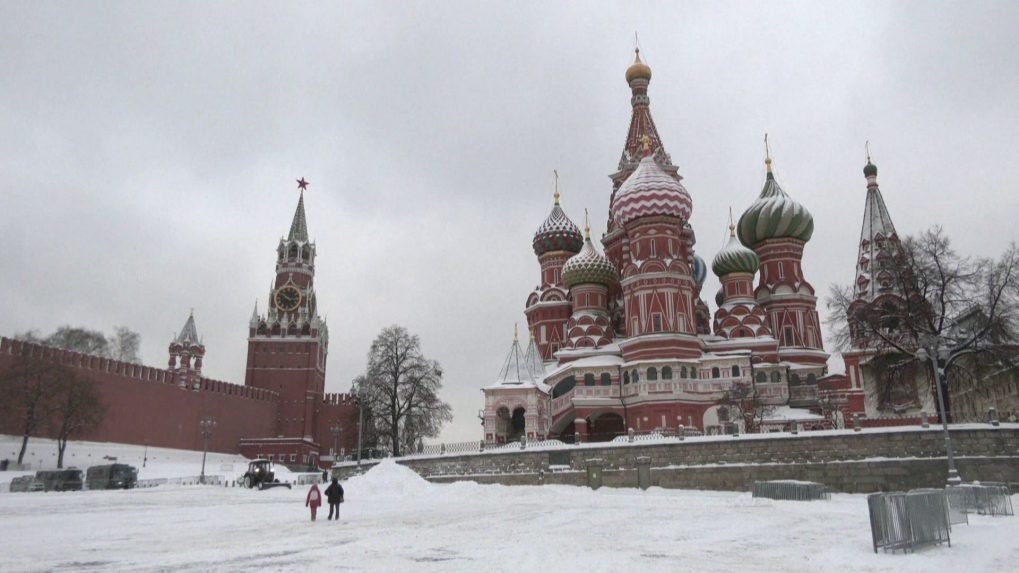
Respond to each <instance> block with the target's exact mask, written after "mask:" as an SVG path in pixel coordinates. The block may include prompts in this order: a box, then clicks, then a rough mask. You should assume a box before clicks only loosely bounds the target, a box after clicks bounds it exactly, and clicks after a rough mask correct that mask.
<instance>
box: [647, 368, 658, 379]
mask: <svg viewBox="0 0 1019 573" xmlns="http://www.w3.org/2000/svg"><path fill="white" fill-rule="evenodd" d="M647 379H648V381H651V380H658V369H657V368H655V367H653V366H652V367H651V368H648V369H647Z"/></svg>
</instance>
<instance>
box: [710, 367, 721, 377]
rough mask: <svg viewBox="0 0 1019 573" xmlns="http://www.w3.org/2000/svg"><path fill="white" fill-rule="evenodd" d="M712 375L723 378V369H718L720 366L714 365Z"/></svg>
mask: <svg viewBox="0 0 1019 573" xmlns="http://www.w3.org/2000/svg"><path fill="white" fill-rule="evenodd" d="M711 377H712V378H721V377H722V372H721V370H719V369H718V366H713V367H712V368H711Z"/></svg>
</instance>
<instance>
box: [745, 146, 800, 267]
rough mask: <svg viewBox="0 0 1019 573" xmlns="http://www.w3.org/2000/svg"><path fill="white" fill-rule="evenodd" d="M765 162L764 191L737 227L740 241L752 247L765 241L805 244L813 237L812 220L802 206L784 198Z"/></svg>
mask: <svg viewBox="0 0 1019 573" xmlns="http://www.w3.org/2000/svg"><path fill="white" fill-rule="evenodd" d="M766 163H767V164H768V178H767V179H766V180H765V182H764V189H762V190H761V194H760V196H758V197H757V200H756V201H754V203H753V204H752V205H750V208H749V209H747V210H746V211H745V212H744V213H743V215H742V216H741V217H740V218H739V223H738V224H737V230H736V232H737V235H739V240H740V242H741V243H743V244H744V245H745V246H747V247H750V248H753V246H754V245H756V244H758V243H760V242H761V241H767V240H768V239H784V238H789V239H798V240H800V241H803V242H807V241H809V240H810V236H811V235H813V234H814V217H813V216H811V214H810V211H807V208H806V207H804V206H803V205H800V204H799V203H797V202H796V201H794V200H793V199H792V198H791V197H789V196H788V195H786V193H785V191H783V190H782V188H781V187H780V186H779V185H778V181H775V176H774V175H773V174H772V172H771V160H770V159H768V160H766Z"/></svg>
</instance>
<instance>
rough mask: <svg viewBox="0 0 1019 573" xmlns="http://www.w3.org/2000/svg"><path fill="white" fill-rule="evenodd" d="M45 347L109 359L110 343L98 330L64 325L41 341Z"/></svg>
mask: <svg viewBox="0 0 1019 573" xmlns="http://www.w3.org/2000/svg"><path fill="white" fill-rule="evenodd" d="M42 343H43V344H45V345H46V346H52V347H54V348H63V349H64V350H70V351H72V352H81V353H83V354H95V355H97V356H106V357H109V355H110V354H109V351H110V343H109V341H108V340H107V339H106V335H105V334H103V333H102V332H100V331H98V330H89V329H87V328H84V327H75V326H69V325H64V326H61V327H60V328H58V329H57V330H56V332H54V333H53V334H51V335H49V336H47V337H46V338H45V339H43V341H42Z"/></svg>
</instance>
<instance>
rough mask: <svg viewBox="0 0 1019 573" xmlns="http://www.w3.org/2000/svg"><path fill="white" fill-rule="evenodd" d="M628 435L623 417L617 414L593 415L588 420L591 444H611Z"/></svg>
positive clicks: (588, 435) (588, 437)
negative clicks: (616, 439) (614, 440)
mask: <svg viewBox="0 0 1019 573" xmlns="http://www.w3.org/2000/svg"><path fill="white" fill-rule="evenodd" d="M624 434H626V425H625V424H624V423H623V417H622V416H620V415H619V414H617V413H615V412H605V413H603V414H597V415H592V416H590V417H589V418H588V419H587V440H588V441H589V442H611V441H612V440H613V439H615V438H617V437H619V436H622V435H624Z"/></svg>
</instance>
